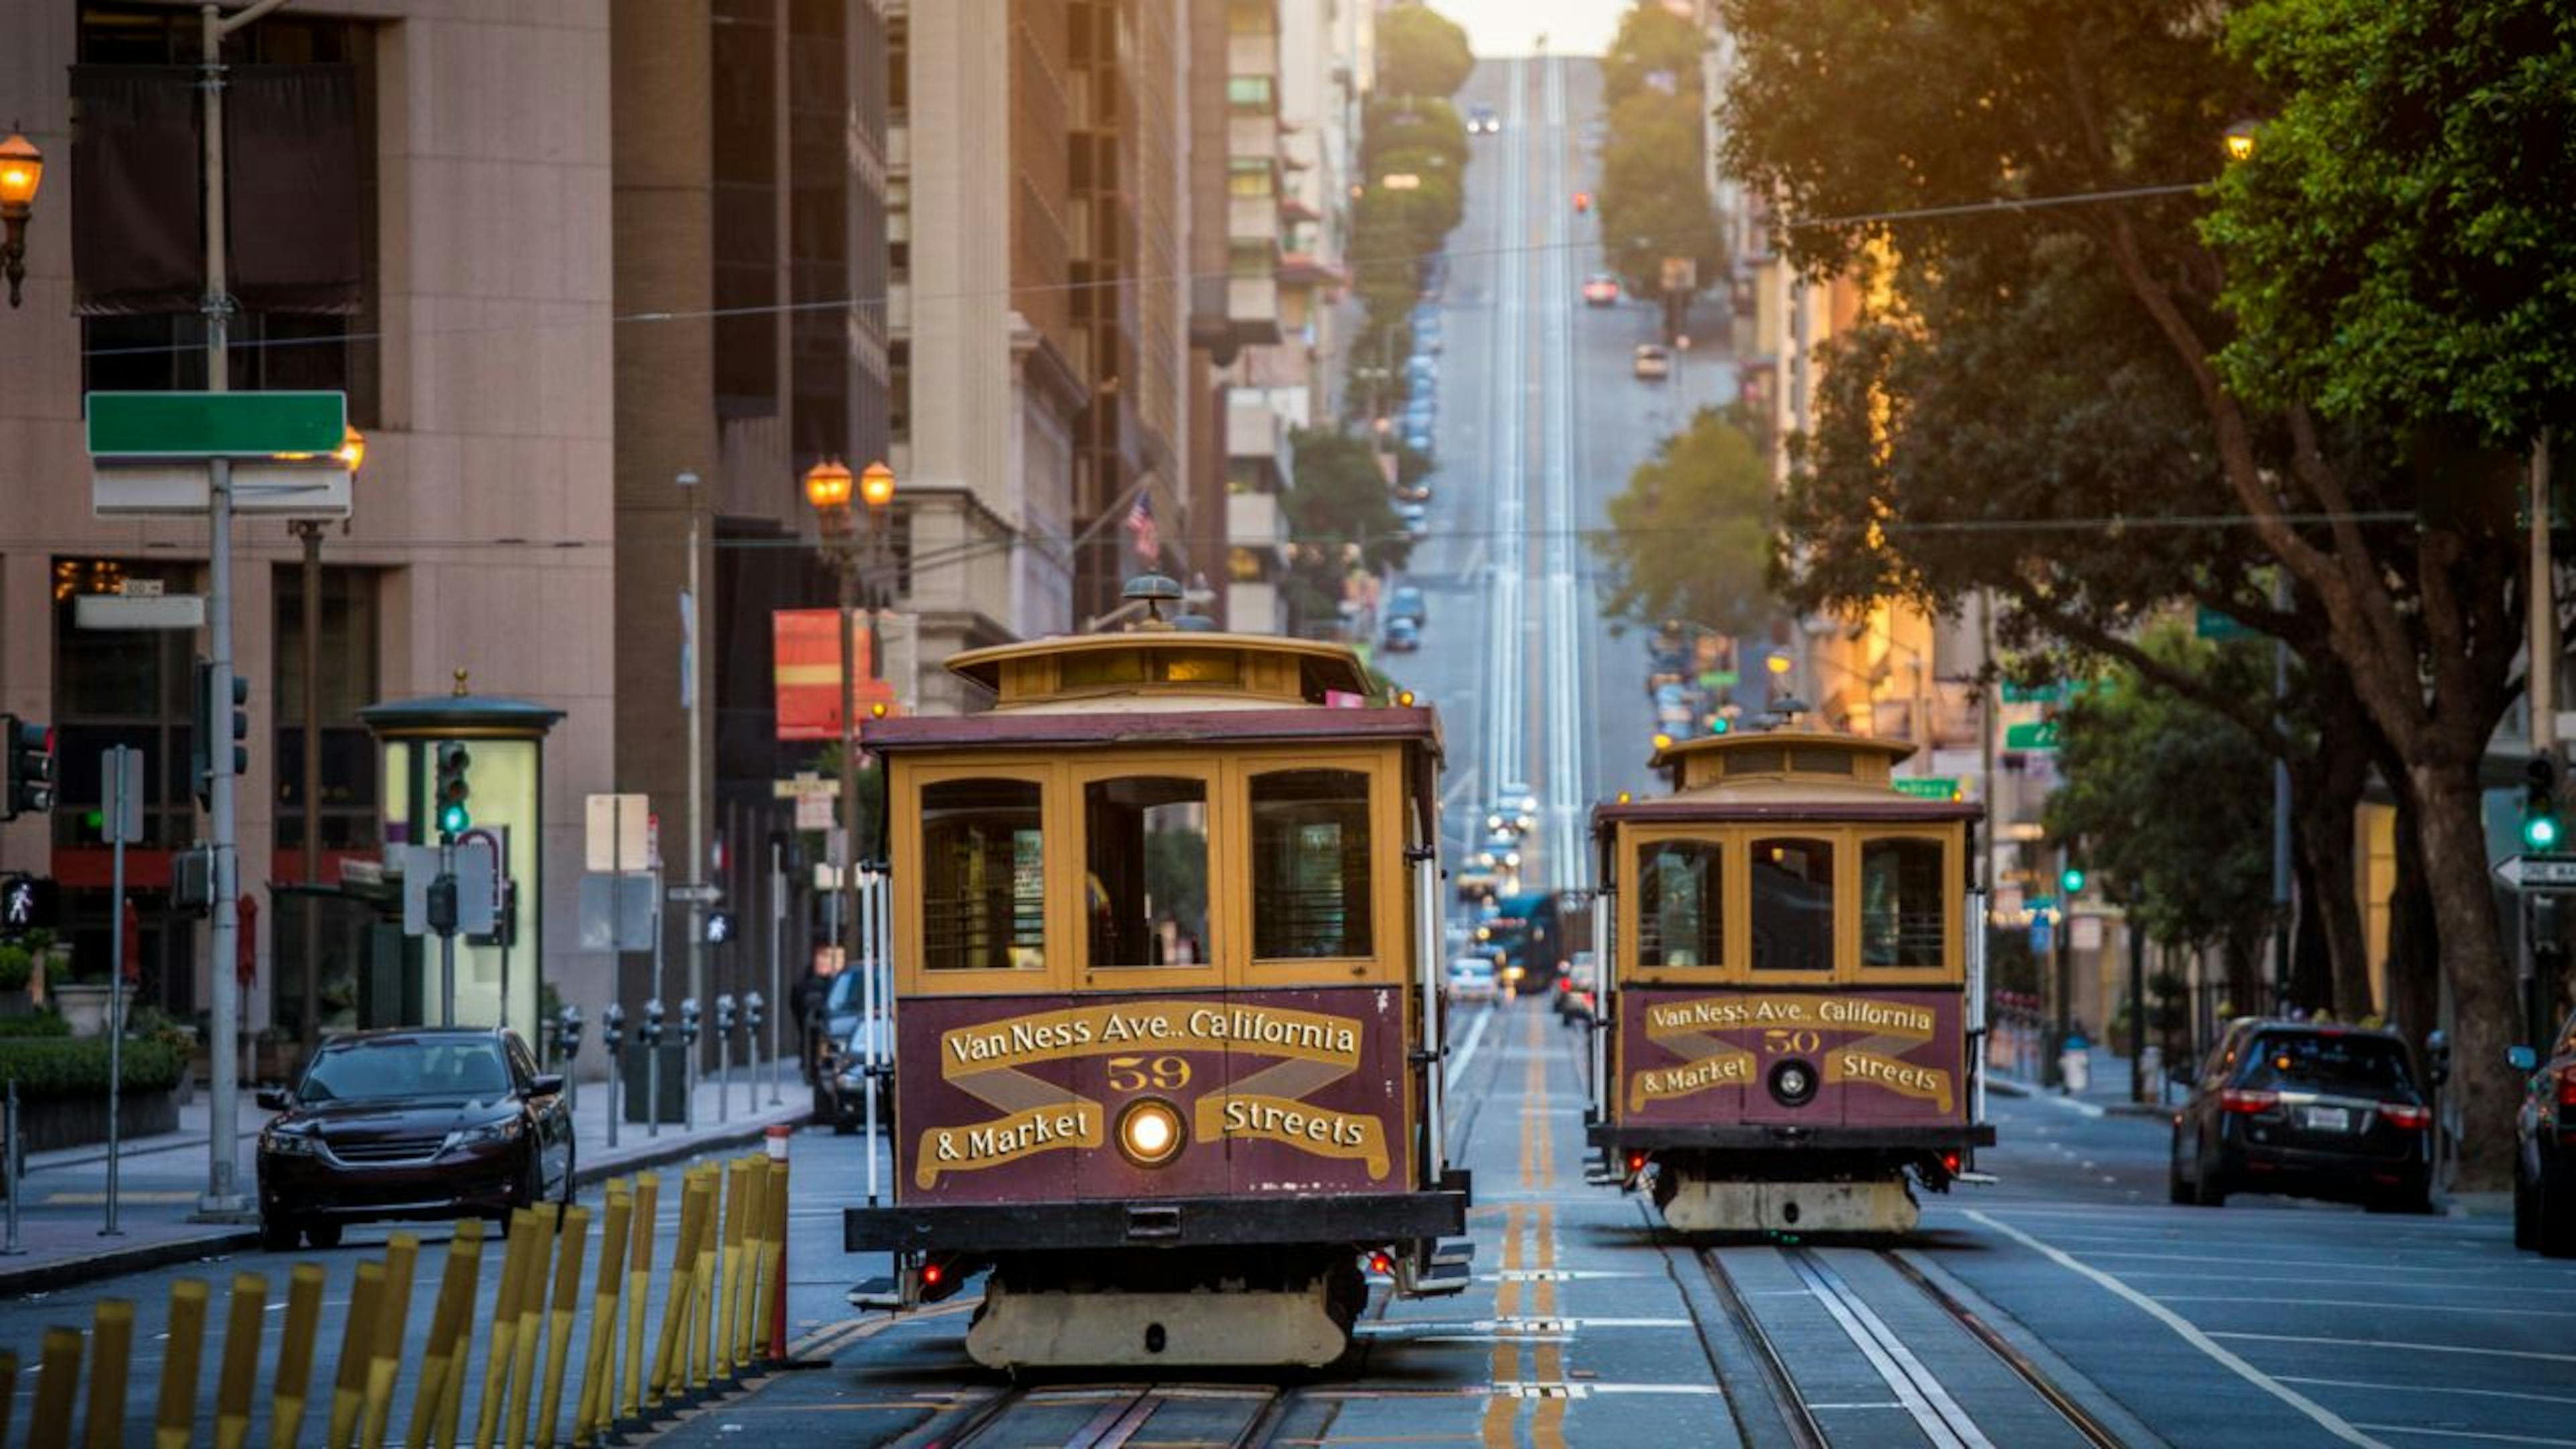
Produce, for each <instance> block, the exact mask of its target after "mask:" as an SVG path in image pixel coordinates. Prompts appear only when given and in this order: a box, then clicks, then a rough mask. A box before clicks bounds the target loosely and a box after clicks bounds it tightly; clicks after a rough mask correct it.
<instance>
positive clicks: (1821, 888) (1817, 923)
mask: <svg viewBox="0 0 2576 1449" xmlns="http://www.w3.org/2000/svg"><path fill="white" fill-rule="evenodd" d="M1748 856H1749V858H1750V860H1751V867H1750V875H1751V880H1752V885H1753V969H1754V970H1756V971H1831V970H1833V969H1834V845H1833V842H1832V841H1830V840H1806V839H1800V838H1795V837H1788V836H1774V837H1771V838H1769V839H1762V840H1756V841H1754V842H1753V848H1752V849H1751V851H1749V852H1748Z"/></svg>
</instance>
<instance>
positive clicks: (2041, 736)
mask: <svg viewBox="0 0 2576 1449" xmlns="http://www.w3.org/2000/svg"><path fill="white" fill-rule="evenodd" d="M2004 748H2005V749H2008V750H2053V749H2056V748H2057V721H2055V720H2053V719H2043V720H2033V721H2031V722H2030V723H2028V724H2016V725H2006V726H2004Z"/></svg>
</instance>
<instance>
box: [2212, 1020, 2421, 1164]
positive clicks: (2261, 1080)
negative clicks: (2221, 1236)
mask: <svg viewBox="0 0 2576 1449" xmlns="http://www.w3.org/2000/svg"><path fill="white" fill-rule="evenodd" d="M2421 1080H2422V1078H2421V1075H2420V1074H2419V1073H2418V1072H2417V1071H2416V1070H2415V1063H2414V1058H2413V1055H2412V1054H2411V1053H2410V1052H2409V1051H2408V1050H2407V1047H2406V1042H2405V1039H2404V1038H2402V1037H2400V1036H2398V1035H2397V1034H2396V1033H2394V1032H2387V1031H2371V1030H2365V1029H2363V1028H2360V1027H2345V1026H2328V1025H2321V1024H2318V1023H2315V1022H2300V1021H2274V1020H2263V1019H2248V1020H2244V1021H2239V1022H2236V1023H2234V1024H2233V1025H2231V1026H2229V1027H2228V1029H2227V1031H2226V1033H2225V1034H2224V1035H2223V1036H2221V1037H2220V1038H2219V1041H2218V1045H2217V1046H2215V1047H2214V1048H2212V1049H2211V1051H2210V1053H2209V1057H2208V1060H2207V1061H2206V1062H2205V1063H2204V1064H2203V1066H2202V1068H2201V1073H2200V1077H2199V1079H2198V1080H2197V1081H2195V1082H2194V1083H2193V1084H2192V1090H2191V1096H2190V1098H2189V1099H2188V1100H2186V1101H2185V1102H2184V1103H2183V1105H2182V1110H2181V1111H2179V1112H2177V1113H2175V1114H2174V1130H2173V1160H2172V1166H2171V1168H2170V1169H2169V1175H2168V1188H2169V1191H2170V1194H2171V1196H2172V1199H2173V1200H2174V1201H2175V1202H2177V1203H2197V1204H2199V1205H2200V1206H2202V1207H2216V1206H2218V1205H2219V1204H2221V1203H2223V1202H2225V1201H2226V1200H2227V1195H2228V1194H2229V1193H2232V1192H2278V1193H2289V1194H2294V1195H2298V1196H2303V1197H2319V1198H2333V1199H2337V1200H2341V1201H2347V1202H2359V1203H2363V1204H2365V1205H2367V1206H2368V1207H2370V1208H2371V1209H2372V1210H2373V1211H2386V1212H2425V1211H2429V1210H2430V1209H2431V1206H2432V1196H2431V1194H2432V1180H2433V1155H2432V1126H2433V1111H2432V1107H2431V1105H2430V1104H2429V1103H2428V1101H2427V1100H2426V1098H2425V1095H2424V1093H2423V1090H2422V1088H2420V1087H2419V1086H2418V1085H2417V1084H2418V1083H2419V1082H2420V1081H2421Z"/></svg>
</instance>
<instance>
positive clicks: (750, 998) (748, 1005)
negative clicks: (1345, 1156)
mask: <svg viewBox="0 0 2576 1449" xmlns="http://www.w3.org/2000/svg"><path fill="white" fill-rule="evenodd" d="M768 1004H769V1003H768V1002H765V1001H763V1000H761V999H760V993H759V992H757V991H752V992H746V993H744V995H743V998H742V1026H743V1030H745V1031H758V1030H760V1009H761V1008H762V1007H764V1006H767V1005H768Z"/></svg>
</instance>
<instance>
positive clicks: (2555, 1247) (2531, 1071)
mask: <svg viewBox="0 0 2576 1449" xmlns="http://www.w3.org/2000/svg"><path fill="white" fill-rule="evenodd" d="M2549 1051H2550V1055H2549V1057H2548V1059H2547V1060H2545V1061H2544V1060H2542V1058H2541V1056H2540V1053H2538V1052H2536V1051H2533V1050H2532V1049H2531V1048H2529V1047H2515V1048H2514V1049H2513V1066H2514V1069H2515V1070H2516V1071H2520V1072H2523V1073H2526V1074H2527V1075H2528V1079H2527V1080H2526V1081H2525V1082H2524V1083H2523V1095H2522V1110H2521V1111H2520V1112H2519V1113H2517V1114H2516V1117H2515V1123H2514V1128H2515V1130H2514V1159H2513V1245H2514V1246H2515V1247H2517V1248H2536V1249H2538V1250H2539V1251H2540V1253H2541V1255H2542V1256H2544V1257H2550V1258H2576V1016H2570V1017H2568V1018H2567V1025H2566V1026H2564V1027H2562V1028H2561V1029H2560V1030H2559V1033H2558V1041H2557V1044H2556V1045H2554V1046H2552V1047H2551V1048H2550V1049H2549Z"/></svg>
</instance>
